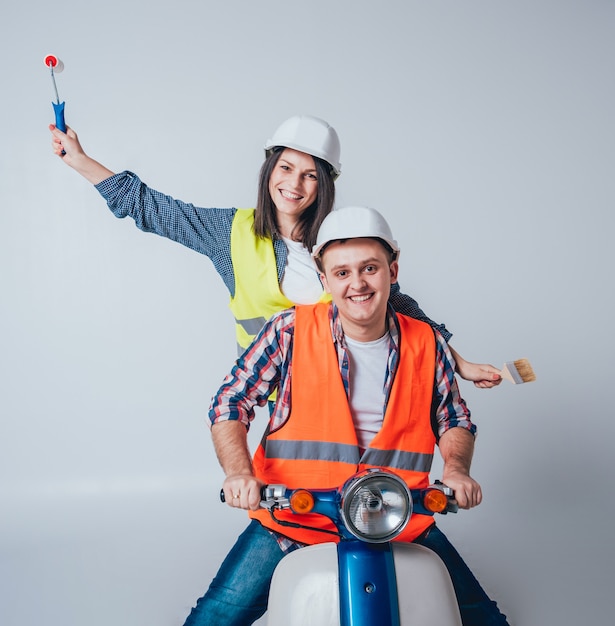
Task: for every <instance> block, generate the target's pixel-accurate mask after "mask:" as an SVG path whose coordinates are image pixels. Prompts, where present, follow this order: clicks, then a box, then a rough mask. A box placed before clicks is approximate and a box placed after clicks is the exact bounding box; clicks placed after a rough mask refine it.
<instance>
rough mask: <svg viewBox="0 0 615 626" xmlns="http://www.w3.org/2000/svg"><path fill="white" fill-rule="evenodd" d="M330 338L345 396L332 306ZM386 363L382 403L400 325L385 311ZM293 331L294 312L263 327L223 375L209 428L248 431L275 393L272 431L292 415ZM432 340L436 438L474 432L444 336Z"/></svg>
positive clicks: (343, 358)
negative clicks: (238, 425)
mask: <svg viewBox="0 0 615 626" xmlns="http://www.w3.org/2000/svg"><path fill="white" fill-rule="evenodd" d="M329 319H330V322H331V336H332V341H333V342H334V344H335V347H336V350H337V355H338V362H339V366H340V373H341V375H342V380H343V382H344V389H345V390H346V395H347V396H348V394H349V375H348V363H349V358H348V353H347V347H346V341H345V338H344V331H343V329H342V323H341V320H340V317H339V313H338V311H337V307H336V306H335V305H334V304H333V305H331V307H330V309H329ZM387 319H388V328H389V358H388V362H387V369H386V374H385V377H384V395H385V399H386V400H385V407H384V410H383V415H384V412H386V404H387V403H388V399H389V394H390V391H391V387H392V385H393V380H394V377H395V372H396V370H397V362H398V357H399V326H398V323H397V317H396V316H395V315H394V312H393V310H392V309H391V307H390V306H389V311H388V314H387ZM294 329H295V310H294V309H286V310H285V311H281V312H280V313H276V314H275V315H274V316H273V317H272V318H271V319H270V320H269V321H268V322H267V323H266V324H265V326H264V327H263V328H262V330H261V331H260V333H259V334H258V336H257V337H256V339H255V340H254V341H253V343H252V345H251V346H250V347H249V348H248V349H247V350H246V351H245V352H244V353H243V355H242V356H241V357H239V359H237V361H236V362H235V365H234V366H233V369H232V370H231V372H230V374H228V375H227V376H226V378H225V379H224V381H223V382H222V385H221V387H220V389H219V390H218V392H217V393H216V395H215V396H214V398H213V400H212V402H211V406H210V409H209V419H210V421H211V424H215V423H217V422H220V421H224V420H239V421H241V422H243V424H245V426H246V428H249V427H250V423H251V421H252V420H253V419H254V407H255V406H265V404H267V400H268V399H269V396H270V395H271V393H272V392H273V391H274V390H277V392H278V400H277V402H276V405H275V409H274V411H273V413H272V415H271V417H270V424H269V425H270V430H277V429H278V428H280V427H281V426H282V425H283V424H284V423H285V422H286V420H287V419H288V417H289V415H290V410H291V378H292V377H291V375H290V372H291V368H292V350H293V338H294ZM434 334H435V338H436V371H435V376H434V381H435V383H434V395H435V405H436V407H437V408H436V420H437V424H438V436H441V435H442V434H443V433H444V432H445V431H447V430H448V429H449V428H452V427H462V428H466V429H467V430H469V431H470V432H472V433H475V432H476V426H475V425H474V424H473V423H472V422H471V420H470V410H469V409H468V407H467V406H466V403H465V401H464V400H463V398H461V396H460V395H459V388H458V386H457V381H456V379H455V361H454V359H453V356H452V354H451V352H450V350H449V348H448V346H447V344H446V342H445V341H444V339H443V337H442V336H441V335H440V334H439V333H438V332H437V331H434Z"/></svg>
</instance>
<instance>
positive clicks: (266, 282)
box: [229, 209, 331, 354]
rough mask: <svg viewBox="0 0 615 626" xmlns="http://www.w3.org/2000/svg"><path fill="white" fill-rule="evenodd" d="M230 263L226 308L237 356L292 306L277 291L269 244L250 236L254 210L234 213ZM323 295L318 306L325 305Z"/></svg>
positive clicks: (268, 240) (273, 257) (276, 272)
mask: <svg viewBox="0 0 615 626" xmlns="http://www.w3.org/2000/svg"><path fill="white" fill-rule="evenodd" d="M231 260H232V262H233V274H234V275H235V295H234V296H233V297H232V298H231V300H230V303H229V307H230V309H231V311H232V312H233V315H234V317H235V332H236V337H237V350H238V354H241V353H242V352H243V351H244V350H245V349H246V348H247V347H248V346H249V345H250V343H251V342H252V340H253V339H254V337H255V336H256V335H257V334H258V332H259V331H260V329H261V328H262V327H263V326H264V325H265V322H267V320H268V319H269V318H270V317H271V316H272V315H273V314H274V313H277V312H278V311H282V310H283V309H288V308H289V307H292V306H294V302H291V301H290V300H289V299H288V298H287V297H286V296H285V295H284V294H283V293H282V291H281V290H280V284H279V282H278V271H277V266H276V258H275V252H274V249H273V241H272V240H271V239H270V238H268V237H267V238H263V237H257V236H256V235H255V234H254V209H238V210H237V212H236V213H235V217H234V218H233V224H232V226H231ZM330 300H331V296H330V295H329V294H328V293H325V292H324V291H323V295H322V297H321V298H320V300H319V302H329V301H330Z"/></svg>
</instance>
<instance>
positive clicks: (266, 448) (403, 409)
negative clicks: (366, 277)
mask: <svg viewBox="0 0 615 626" xmlns="http://www.w3.org/2000/svg"><path fill="white" fill-rule="evenodd" d="M329 306H330V305H328V304H315V305H306V306H297V307H296V319H295V332H294V346H293V357H292V358H293V362H292V388H291V413H290V416H289V418H288V420H287V421H286V422H285V423H284V424H283V425H282V426H281V427H280V428H279V429H278V430H276V431H274V432H269V433H267V434H266V437H264V438H263V441H262V442H261V445H260V446H259V447H258V449H257V451H256V453H255V455H254V459H253V466H254V473H255V475H256V476H257V477H258V478H259V479H260V480H262V481H263V482H265V483H267V484H284V485H286V486H287V487H289V488H290V489H296V488H299V487H303V488H307V489H333V488H336V487H338V486H340V485H342V484H343V483H344V482H345V481H346V480H347V479H348V478H350V477H351V476H352V475H353V474H354V473H355V472H357V471H361V470H363V469H366V468H369V467H382V468H386V469H389V470H391V471H392V472H394V473H395V474H397V475H398V476H400V477H401V478H402V479H403V480H404V481H405V482H406V484H407V485H408V487H409V488H410V489H421V488H424V487H427V486H428V484H429V470H430V469H431V463H432V460H433V453H434V446H435V443H436V438H435V435H434V432H433V429H432V426H431V405H432V397H433V388H434V372H435V363H436V346H435V339H434V335H433V331H432V329H431V328H430V326H429V325H428V324H425V323H424V322H419V321H418V320H415V319H412V318H410V317H406V316H405V315H399V314H398V316H397V317H398V320H399V325H400V331H401V332H400V354H399V362H398V367H397V372H396V373H395V379H394V381H393V386H392V388H391V393H390V397H389V402H388V404H387V407H386V412H385V415H384V419H383V422H382V428H381V429H380V431H379V432H378V433H377V434H376V436H375V437H374V439H373V440H372V442H371V444H370V445H369V447H368V448H367V449H366V450H365V452H364V453H363V454H362V455H361V453H360V450H359V444H358V440H357V435H356V431H355V427H354V422H353V419H352V414H351V412H350V406H349V403H348V398H347V396H346V392H345V390H344V384H343V381H342V375H341V373H340V368H339V361H338V357H337V352H336V349H335V345H334V343H333V340H332V337H331V326H330V323H329V315H328V311H329ZM250 516H251V517H253V518H255V519H258V520H259V521H260V522H261V523H262V524H263V526H266V527H267V528H270V529H272V530H275V531H277V532H279V533H281V534H283V535H286V536H288V537H290V538H291V539H294V540H295V541H300V542H302V543H307V544H314V543H323V542H325V541H332V540H335V539H332V535H329V534H327V533H322V532H318V531H314V530H306V529H303V528H291V527H287V526H283V525H281V524H277V523H276V522H274V521H273V520H272V519H271V516H270V514H269V512H268V511H266V510H264V509H261V510H259V511H250ZM276 517H279V518H280V519H284V520H288V521H290V522H293V523H297V522H299V523H301V524H303V525H305V526H315V527H317V528H327V529H330V530H335V528H334V526H333V524H332V523H331V521H330V520H329V519H328V518H326V517H324V516H322V515H318V514H309V515H304V516H301V518H299V517H297V516H294V515H293V513H291V512H289V511H276ZM431 524H433V517H432V516H430V515H420V514H415V515H413V516H412V518H411V520H410V522H409V524H408V525H407V526H406V528H405V529H404V531H403V532H402V534H401V535H399V537H397V539H396V541H408V542H409V541H412V540H414V539H416V537H418V536H419V535H420V534H421V533H422V532H423V531H424V530H426V529H427V528H428V527H429V526H430V525H431Z"/></svg>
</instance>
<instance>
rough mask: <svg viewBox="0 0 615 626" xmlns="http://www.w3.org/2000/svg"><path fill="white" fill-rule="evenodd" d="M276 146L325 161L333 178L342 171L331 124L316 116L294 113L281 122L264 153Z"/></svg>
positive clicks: (337, 138)
mask: <svg viewBox="0 0 615 626" xmlns="http://www.w3.org/2000/svg"><path fill="white" fill-rule="evenodd" d="M276 146H284V147H285V148H293V150H299V151H300V152H305V153H306V154H310V155H311V156H315V157H318V158H319V159H322V160H323V161H326V162H327V163H328V164H329V165H330V166H331V168H332V169H333V179H334V180H335V179H336V178H337V177H338V176H339V175H340V174H341V172H342V164H341V163H340V151H341V149H340V140H339V137H338V136H337V133H336V132H335V128H333V126H330V125H329V124H327V122H325V121H324V120H321V119H320V118H318V117H313V116H311V115H295V116H294V117H291V118H290V119H287V120H286V121H285V122H282V124H281V125H280V126H279V127H278V129H277V130H276V131H275V133H273V137H272V138H271V139H268V140H267V143H266V144H265V153H266V154H269V152H270V151H271V149H272V148H275V147H276Z"/></svg>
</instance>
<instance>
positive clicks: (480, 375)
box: [389, 283, 502, 389]
mask: <svg viewBox="0 0 615 626" xmlns="http://www.w3.org/2000/svg"><path fill="white" fill-rule="evenodd" d="M389 302H390V303H391V306H392V307H393V308H394V309H395V311H397V312H398V313H402V314H403V315H408V316H409V317H413V318H414V319H416V320H420V321H421V322H425V323H427V324H429V325H430V326H431V327H432V328H433V329H434V330H437V331H438V332H439V333H440V334H441V335H442V336H443V337H444V339H445V340H446V341H447V343H448V342H449V341H450V339H451V337H452V336H453V334H452V333H451V332H449V330H448V329H447V328H446V326H445V325H444V324H438V323H436V322H434V321H433V320H431V319H430V318H429V317H427V315H425V313H424V312H423V310H422V309H421V307H420V306H419V304H418V302H417V301H416V300H415V299H414V298H411V297H410V296H408V295H406V294H405V293H402V291H401V289H400V287H399V283H395V284H393V285H391V295H390V296H389ZM449 348H450V349H451V352H452V353H453V357H454V358H455V371H456V372H457V373H458V374H459V376H461V378H463V379H464V380H469V381H472V382H473V383H474V385H475V386H476V387H479V388H481V389H489V388H490V387H495V386H496V385H499V384H500V383H501V382H502V377H501V376H500V370H499V369H497V368H496V367H494V366H493V365H489V364H486V363H481V364H479V363H472V362H470V361H466V360H465V359H464V358H463V357H462V356H461V355H460V354H459V353H458V352H456V351H455V350H453V348H452V346H450V344H449Z"/></svg>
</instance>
